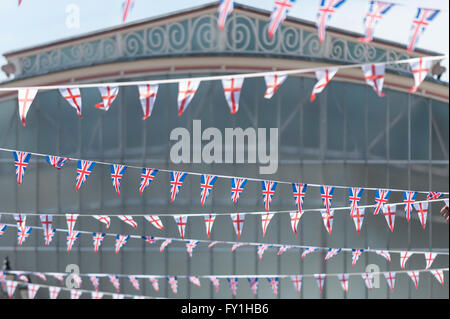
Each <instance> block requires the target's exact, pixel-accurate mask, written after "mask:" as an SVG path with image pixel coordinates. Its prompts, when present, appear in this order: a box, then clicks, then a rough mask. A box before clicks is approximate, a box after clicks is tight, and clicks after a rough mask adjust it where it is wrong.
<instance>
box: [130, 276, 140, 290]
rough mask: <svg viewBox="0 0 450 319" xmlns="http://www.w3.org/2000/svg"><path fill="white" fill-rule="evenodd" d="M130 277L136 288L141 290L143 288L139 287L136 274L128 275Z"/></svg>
mask: <svg viewBox="0 0 450 319" xmlns="http://www.w3.org/2000/svg"><path fill="white" fill-rule="evenodd" d="M128 279H129V280H130V282H131V284H132V285H133V287H134V289H136V290H141V288H140V287H139V279H138V278H137V277H136V276H128Z"/></svg>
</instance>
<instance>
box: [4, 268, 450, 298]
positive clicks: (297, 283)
mask: <svg viewBox="0 0 450 319" xmlns="http://www.w3.org/2000/svg"><path fill="white" fill-rule="evenodd" d="M444 271H448V268H442V269H429V270H426V269H425V270H412V271H407V272H405V271H403V272H394V271H390V272H380V273H374V272H364V273H347V274H345V273H344V274H336V275H335V274H333V275H330V274H313V275H283V276H279V275H278V276H277V275H274V276H267V275H263V276H261V275H253V276H252V275H249V276H248V277H247V276H244V277H243V276H239V277H233V276H229V277H228V276H151V275H134V276H133V275H127V276H126V277H128V279H129V281H130V283H131V284H132V285H133V287H134V288H135V289H136V290H137V291H140V290H141V287H140V282H139V279H148V280H149V281H150V283H151V284H152V287H153V289H154V290H155V291H156V292H158V291H159V279H161V278H166V279H167V281H168V284H169V286H170V288H171V290H172V293H173V294H175V295H176V294H178V280H179V279H180V278H183V279H187V280H188V281H189V282H190V283H192V284H194V285H195V286H198V287H201V282H200V279H201V278H204V279H209V280H210V282H211V284H212V285H213V286H214V288H215V291H216V293H218V292H219V286H220V279H226V280H227V282H228V284H229V287H230V290H231V293H232V295H233V296H236V294H237V288H238V282H239V278H241V279H247V281H248V283H249V285H250V289H251V291H252V293H253V295H254V296H255V297H256V295H257V293H258V284H259V279H267V282H268V284H269V286H270V288H271V289H272V292H273V294H274V295H275V296H278V289H279V283H280V279H283V278H287V279H290V280H291V282H292V284H293V285H294V288H295V291H296V292H297V294H300V290H301V287H302V281H303V278H304V277H312V278H314V279H315V281H316V282H317V286H318V288H319V291H320V293H322V291H323V287H324V283H325V279H326V277H337V279H338V281H339V282H340V284H341V287H342V289H343V291H344V292H346V293H347V292H348V290H349V279H350V276H355V275H360V276H361V278H362V279H363V281H364V283H365V286H366V287H367V289H369V290H370V291H371V290H372V289H373V288H374V286H375V285H374V281H375V276H377V275H382V276H383V277H384V278H385V279H386V281H387V284H388V286H389V288H390V290H391V291H392V292H394V289H395V280H396V275H397V274H405V273H406V274H407V275H408V276H409V278H411V280H412V282H413V285H414V287H415V288H416V290H417V289H419V279H420V273H422V272H429V273H431V274H432V275H433V276H434V278H435V279H436V280H437V281H438V282H439V283H440V284H441V285H442V286H444V284H445V279H444ZM9 273H10V274H13V275H15V276H16V278H17V279H19V280H23V281H24V282H25V284H26V285H28V293H29V299H34V297H35V296H36V293H37V290H38V289H39V286H40V285H39V284H31V283H29V279H28V277H27V276H25V273H26V274H27V275H28V276H29V275H33V276H36V277H38V278H40V279H41V280H43V281H44V282H46V281H47V278H46V275H47V274H46V273H38V272H25V273H24V272H17V271H16V272H9ZM49 274H50V275H51V276H53V277H55V278H57V279H58V280H60V281H61V283H62V284H63V283H64V282H63V279H64V276H65V275H66V274H63V273H49ZM72 276H74V275H73V274H72ZM83 276H87V277H88V278H89V280H90V282H91V284H92V286H93V287H94V289H95V291H91V296H92V299H102V298H103V293H102V292H99V291H98V288H99V284H100V278H108V279H109V281H110V283H111V284H112V285H113V287H114V289H115V290H116V294H112V297H113V298H114V299H121V297H122V298H123V297H124V295H121V294H120V280H119V278H120V277H119V275H112V274H107V275H106V274H102V275H98V274H86V275H83ZM121 276H123V275H121ZM5 278H6V274H5V273H4V272H3V273H2V272H0V282H2V283H3V284H5V285H6V288H7V289H6V290H7V292H8V296H9V297H10V298H12V297H13V294H14V291H15V289H16V287H17V284H18V283H19V282H17V281H12V280H6V279H5ZM75 280H76V281H77V282H78V284H79V286H81V282H82V279H81V276H80V275H78V274H75ZM20 284H23V282H21V283H20ZM60 291H61V288H60V287H54V286H49V294H50V299H56V298H57V296H58V294H59V292H60ZM73 291H78V292H79V294H76V293H73ZM82 292H83V290H79V289H73V290H71V298H72V299H78V298H79V297H80V296H81V293H82ZM74 297H76V298H74ZM136 297H139V296H135V298H136ZM140 297H143V296H140ZM139 299H141V298H139Z"/></svg>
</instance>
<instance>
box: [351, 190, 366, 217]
mask: <svg viewBox="0 0 450 319" xmlns="http://www.w3.org/2000/svg"><path fill="white" fill-rule="evenodd" d="M363 191H364V189H363V188H359V187H351V188H349V189H348V200H349V201H350V207H351V208H350V216H353V214H354V213H355V210H356V208H357V207H358V205H359V201H360V200H361V196H362V194H363Z"/></svg>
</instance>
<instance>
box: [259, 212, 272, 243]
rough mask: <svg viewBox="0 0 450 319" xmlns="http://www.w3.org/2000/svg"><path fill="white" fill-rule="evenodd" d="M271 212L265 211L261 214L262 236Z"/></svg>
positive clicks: (264, 233) (270, 217)
mask: <svg viewBox="0 0 450 319" xmlns="http://www.w3.org/2000/svg"><path fill="white" fill-rule="evenodd" d="M273 215H274V214H273V213H265V214H263V215H261V223H262V229H263V237H264V236H265V235H266V230H267V226H268V225H269V223H270V221H271V220H272V217H273Z"/></svg>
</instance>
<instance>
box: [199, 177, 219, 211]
mask: <svg viewBox="0 0 450 319" xmlns="http://www.w3.org/2000/svg"><path fill="white" fill-rule="evenodd" d="M216 180H217V176H213V175H205V174H202V176H201V177H200V199H201V203H202V206H203V205H204V204H205V201H206V199H207V198H208V196H209V194H210V193H211V191H212V188H213V186H214V183H215V182H216Z"/></svg>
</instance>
